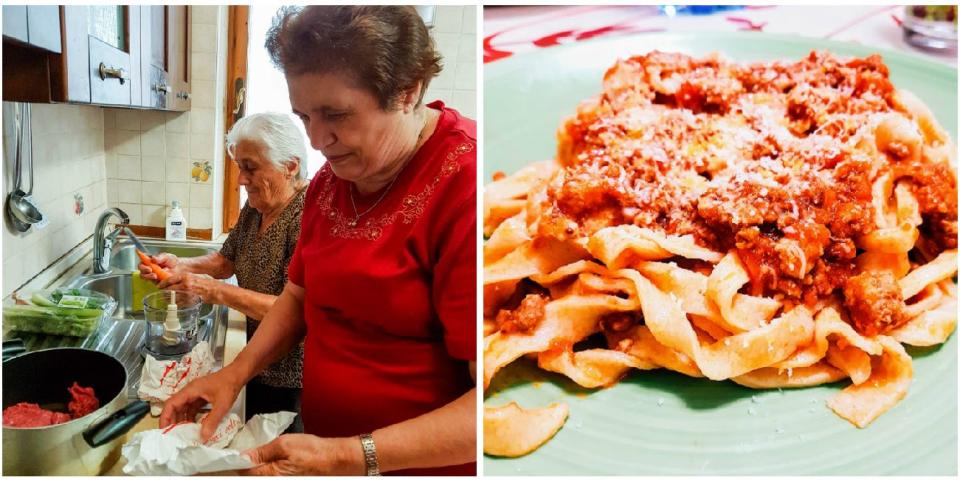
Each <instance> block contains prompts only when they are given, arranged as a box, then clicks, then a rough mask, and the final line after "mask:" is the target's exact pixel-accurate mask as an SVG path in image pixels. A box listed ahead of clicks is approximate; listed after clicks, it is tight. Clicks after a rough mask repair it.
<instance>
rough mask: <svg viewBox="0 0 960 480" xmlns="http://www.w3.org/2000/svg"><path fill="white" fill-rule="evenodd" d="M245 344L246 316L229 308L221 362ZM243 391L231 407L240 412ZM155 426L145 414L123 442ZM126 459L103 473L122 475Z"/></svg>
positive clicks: (153, 419) (151, 418)
mask: <svg viewBox="0 0 960 480" xmlns="http://www.w3.org/2000/svg"><path fill="white" fill-rule="evenodd" d="M246 344H247V321H246V317H245V316H244V315H243V314H242V313H240V312H238V311H236V310H232V309H231V310H230V313H229V314H228V315H227V336H226V340H225V341H224V351H223V364H224V365H228V364H230V362H232V361H233V359H234V358H236V357H237V354H239V353H240V350H242V349H243V347H244V346H246ZM244 396H245V391H244V390H241V391H240V396H239V397H238V398H237V403H235V404H234V406H233V408H234V409H237V408H239V410H240V411H241V412H242V411H243V401H244ZM155 428H160V425H159V418H158V417H153V416H151V415H147V416H146V417H144V419H143V420H141V421H140V423H138V424H136V425H135V426H134V427H133V428H132V429H131V430H130V431H129V432H127V435H126V437H125V439H124V440H123V442H124V443H126V442H127V441H129V440H130V438H131V437H132V436H133V434H135V433H137V432H142V431H144V430H151V429H155ZM126 463H127V462H126V460H125V459H124V458H123V456H121V457H120V459H119V460H118V461H117V463H116V464H114V465H113V467H112V468H110V469H109V470H107V471H106V472H105V473H104V475H108V476H118V475H124V473H123V466H124V465H126Z"/></svg>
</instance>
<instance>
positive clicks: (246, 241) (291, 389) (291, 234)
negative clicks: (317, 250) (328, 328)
mask: <svg viewBox="0 0 960 480" xmlns="http://www.w3.org/2000/svg"><path fill="white" fill-rule="evenodd" d="M227 152H228V153H229V155H230V157H231V158H232V159H233V161H235V162H236V163H237V166H238V167H239V169H240V185H243V187H244V188H245V189H246V191H247V203H246V205H244V207H243V209H242V210H241V211H240V216H239V218H238V219H237V224H236V226H235V227H234V228H233V230H231V231H230V234H229V236H228V237H227V240H226V241H225V242H224V244H223V248H221V250H220V251H219V252H214V253H210V254H207V255H204V256H202V257H193V258H177V257H176V256H175V255H171V254H169V253H161V254H159V255H157V256H156V257H155V260H156V261H157V263H158V264H159V265H160V266H161V267H163V268H165V269H167V270H168V271H169V272H171V274H172V275H171V276H170V278H168V279H166V280H164V281H162V282H159V284H158V286H159V287H160V288H164V289H170V290H181V291H189V292H193V293H195V294H198V295H200V297H202V298H203V301H204V302H206V303H210V304H220V305H226V306H228V307H230V308H232V309H234V310H238V311H240V312H243V313H244V314H245V315H246V316H247V339H248V340H249V339H250V338H252V337H253V334H254V332H255V331H256V330H257V327H258V326H259V324H260V321H261V320H262V319H263V318H264V317H265V315H266V313H267V311H268V310H269V309H270V307H271V306H272V305H273V302H274V301H275V300H276V299H277V296H278V295H280V293H281V292H283V287H284V285H285V284H286V283H287V264H289V263H290V258H291V257H292V255H293V251H294V247H295V246H296V244H297V238H298V237H299V236H300V216H301V214H302V212H303V201H304V193H305V192H306V187H307V179H306V172H307V167H306V158H307V149H306V139H305V137H304V136H303V134H302V133H301V132H300V130H299V129H297V127H296V125H295V124H294V121H293V119H292V117H291V116H290V115H286V114H281V113H257V114H253V115H250V116H248V117H245V118H242V119H241V120H240V121H238V122H237V123H236V124H235V125H234V126H233V128H232V129H231V130H230V133H228V134H227ZM140 271H141V274H142V276H143V277H144V278H147V279H150V280H154V281H155V280H156V277H155V276H154V275H153V274H152V273H151V272H150V271H149V269H148V268H146V267H143V266H141V267H140ZM232 275H236V276H237V285H238V286H233V285H230V284H227V283H224V282H221V281H219V280H218V279H225V278H229V277H230V276H232ZM302 370H303V348H302V345H301V346H299V347H297V348H294V349H293V350H292V351H291V352H290V353H289V354H288V355H286V356H285V357H283V358H281V359H280V360H279V361H277V362H274V363H273V364H272V365H271V366H270V367H269V368H267V369H266V370H264V371H263V372H262V373H261V374H260V375H259V376H257V377H256V378H255V379H254V380H253V381H251V382H250V383H249V384H248V385H247V398H246V413H247V418H249V417H252V416H253V415H255V414H258V413H268V412H276V411H279V410H287V411H294V412H298V413H299V411H300V390H301V386H302V385H301V381H302ZM302 425H303V424H302V422H301V420H300V417H299V415H298V416H297V421H296V422H294V424H293V425H292V426H291V428H290V429H288V430H287V431H288V432H300V431H302V430H303V427H302Z"/></svg>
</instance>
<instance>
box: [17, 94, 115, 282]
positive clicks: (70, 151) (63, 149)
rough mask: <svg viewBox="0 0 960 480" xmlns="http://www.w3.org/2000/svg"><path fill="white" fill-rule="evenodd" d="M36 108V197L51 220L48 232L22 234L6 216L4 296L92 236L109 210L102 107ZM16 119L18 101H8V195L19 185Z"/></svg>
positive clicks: (34, 128)
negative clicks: (14, 121) (16, 166)
mask: <svg viewBox="0 0 960 480" xmlns="http://www.w3.org/2000/svg"><path fill="white" fill-rule="evenodd" d="M32 110H33V121H32V122H31V123H32V125H33V142H32V143H33V159H34V162H35V163H34V164H35V167H34V172H35V174H36V181H34V188H33V197H34V199H35V200H36V201H37V203H38V206H39V208H40V211H41V212H42V213H43V214H44V215H45V216H46V217H47V218H48V220H49V224H48V225H47V227H46V228H44V229H42V230H38V229H36V228H35V227H31V228H30V230H28V231H27V232H26V233H19V232H17V231H16V230H14V229H13V228H12V227H11V225H10V224H9V223H8V222H9V220H7V218H6V214H4V221H3V223H4V224H3V288H2V291H3V296H7V295H9V294H10V293H11V292H13V291H14V290H16V289H17V288H19V287H20V286H21V285H23V284H24V283H26V282H27V280H29V279H30V278H32V277H33V276H35V275H36V274H38V273H40V272H41V271H42V270H43V269H44V268H46V267H47V266H48V265H50V264H51V263H53V262H54V261H55V260H56V259H58V258H60V256H62V255H63V254H65V253H67V252H68V251H70V250H71V249H73V248H74V247H76V246H77V245H78V244H79V243H80V242H82V241H83V240H84V239H86V238H87V237H89V236H90V235H91V234H92V233H93V227H94V225H95V224H96V221H97V217H98V216H99V215H100V213H101V212H102V211H103V210H104V208H106V196H107V193H106V191H107V189H106V179H105V173H106V167H105V161H104V158H105V157H104V145H103V140H104V133H103V113H102V110H101V109H100V108H99V107H89V106H78V105H43V104H34V105H32ZM13 118H14V110H13V104H12V103H9V102H3V161H4V164H3V177H4V178H3V196H4V199H6V196H7V193H8V192H10V191H11V190H12V188H13V184H14V179H13V175H14V174H13V171H14V158H15V146H16V140H15V138H16V137H15V136H14V127H13V121H12V119H13ZM25 141H26V140H25ZM25 155H29V149H28V150H27V153H25ZM26 178H27V177H26V176H25V177H24V179H25V180H26ZM24 188H26V186H25V187H24Z"/></svg>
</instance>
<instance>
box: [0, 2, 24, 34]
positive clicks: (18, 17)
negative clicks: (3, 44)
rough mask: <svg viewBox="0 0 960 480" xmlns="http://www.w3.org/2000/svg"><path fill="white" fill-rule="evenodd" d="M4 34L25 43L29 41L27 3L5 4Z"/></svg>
mask: <svg viewBox="0 0 960 480" xmlns="http://www.w3.org/2000/svg"><path fill="white" fill-rule="evenodd" d="M3 36H4V37H7V38H12V39H14V40H19V41H21V42H24V43H26V42H28V41H29V39H28V38H27V6H26V5H4V6H3Z"/></svg>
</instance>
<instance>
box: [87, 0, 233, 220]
mask: <svg viewBox="0 0 960 480" xmlns="http://www.w3.org/2000/svg"><path fill="white" fill-rule="evenodd" d="M226 12H227V10H226V7H223V6H192V7H191V17H190V18H191V38H192V40H191V61H190V69H191V70H190V74H191V89H192V95H191V108H190V111H189V112H183V113H174V112H159V111H153V110H132V109H120V108H106V109H104V146H105V148H106V166H107V200H108V202H109V203H110V205H111V206H118V207H120V209H122V210H123V211H125V212H126V213H127V215H129V216H130V222H131V223H133V224H136V225H149V226H154V227H163V226H165V225H166V216H167V213H168V212H169V209H170V204H171V203H172V202H173V201H174V200H178V201H179V202H180V205H181V208H182V209H183V211H184V215H185V216H186V219H187V226H188V227H189V228H196V229H212V230H213V237H214V238H216V236H217V235H219V233H220V230H221V221H220V215H221V212H220V208H218V207H217V206H219V205H221V204H222V201H220V199H222V198H223V187H222V184H223V181H222V178H223V142H222V138H223V118H222V117H223V116H222V115H218V114H217V113H218V112H222V111H223V92H224V88H223V85H224V81H225V80H224V79H225V66H224V65H225V60H226V49H225V45H226V38H225V36H226V28H225V24H226Z"/></svg>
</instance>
